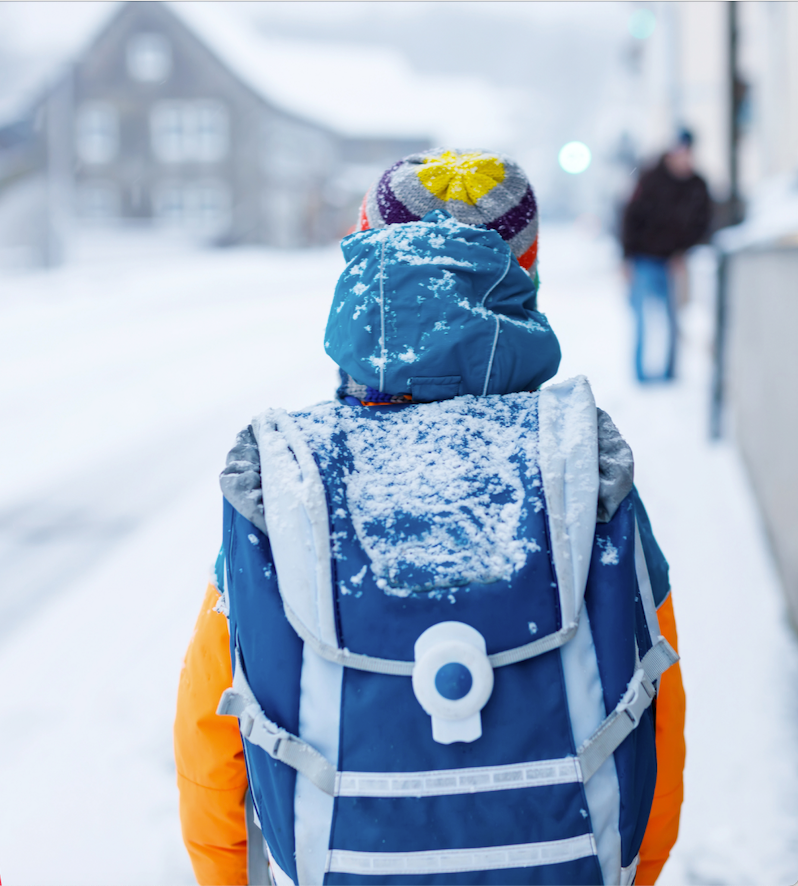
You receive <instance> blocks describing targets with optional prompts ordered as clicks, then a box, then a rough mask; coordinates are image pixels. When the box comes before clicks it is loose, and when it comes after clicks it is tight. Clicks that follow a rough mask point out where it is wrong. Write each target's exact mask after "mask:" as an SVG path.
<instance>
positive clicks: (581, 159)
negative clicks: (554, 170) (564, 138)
mask: <svg viewBox="0 0 798 886" xmlns="http://www.w3.org/2000/svg"><path fill="white" fill-rule="evenodd" d="M557 159H558V160H559V163H560V166H561V167H562V168H563V169H564V170H565V171H566V172H570V173H571V175H578V174H579V173H580V172H584V171H585V170H586V169H587V167H588V166H590V160H591V159H592V158H591V154H590V148H589V147H588V146H587V145H585V144H583V143H582V142H568V144H567V145H563V146H562V148H560V154H559V157H558V158H557Z"/></svg>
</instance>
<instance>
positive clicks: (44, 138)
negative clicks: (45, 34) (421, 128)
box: [0, 2, 430, 264]
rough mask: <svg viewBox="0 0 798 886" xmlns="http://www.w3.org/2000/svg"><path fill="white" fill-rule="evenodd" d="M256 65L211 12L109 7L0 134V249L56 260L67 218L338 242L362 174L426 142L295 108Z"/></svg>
mask: <svg viewBox="0 0 798 886" xmlns="http://www.w3.org/2000/svg"><path fill="white" fill-rule="evenodd" d="M268 56H269V47H268V45H267V44H264V43H263V42H262V41H261V40H259V38H258V36H257V35H256V34H255V33H251V32H248V31H247V30H246V29H245V28H243V27H241V26H240V25H236V23H235V22H233V21H232V20H230V19H229V18H228V17H227V16H225V15H224V13H222V14H219V13H218V11H217V10H211V9H203V8H201V6H200V7H199V8H198V7H197V6H195V5H193V4H189V5H185V6H184V5H183V4H180V3H175V4H170V3H160V2H128V3H124V4H120V5H119V7H118V9H116V10H115V14H114V15H112V17H111V18H110V20H109V21H107V22H106V23H105V26H104V27H103V28H102V29H101V30H100V32H99V33H98V34H97V35H96V36H95V38H94V39H93V40H91V42H89V44H88V45H87V46H86V47H85V48H84V49H83V50H82V51H81V52H80V54H79V55H78V56H77V57H76V58H74V59H72V60H71V64H69V65H68V66H66V68H65V69H63V70H62V72H61V73H60V74H58V75H57V76H53V77H52V78H51V81H50V83H49V84H48V86H47V88H46V89H45V90H44V91H43V93H42V95H41V97H40V98H39V99H38V100H37V101H35V102H33V103H32V104H31V105H30V106H29V107H28V108H27V109H26V111H25V113H24V114H23V115H22V116H21V118H19V119H15V120H13V121H12V122H11V123H10V124H9V125H6V126H5V127H0V242H2V241H3V240H5V242H6V244H7V243H9V242H12V243H13V241H14V239H15V238H16V239H17V240H18V241H24V240H26V239H27V241H29V242H30V243H32V244H34V245H35V246H36V248H37V249H38V251H39V253H40V257H41V259H42V261H43V262H44V263H45V264H53V263H56V262H57V261H58V258H59V256H58V252H59V248H60V240H62V239H63V237H62V236H61V234H62V232H63V228H64V226H65V225H68V224H69V220H70V219H72V218H74V217H75V216H76V217H78V218H80V219H84V220H86V221H87V222H90V223H94V224H96V223H109V224H119V223H122V224H127V225H159V226H163V227H164V228H177V229H180V230H182V231H184V232H186V233H188V234H190V235H192V236H195V237H196V238H198V239H200V240H203V241H205V242H211V243H216V244H239V243H262V244H269V245H274V246H279V247H296V246H306V245H312V244H319V243H326V242H329V241H331V240H333V239H335V238H336V237H340V236H341V235H342V234H343V233H344V232H345V230H346V229H347V228H348V227H349V226H350V225H351V224H352V222H353V220H354V218H355V211H356V206H357V202H358V201H359V199H360V198H361V197H362V193H363V190H364V188H365V187H366V186H367V185H368V184H369V182H370V178H371V176H373V175H374V173H375V170H379V169H382V168H385V166H386V165H389V164H390V163H391V162H393V161H395V160H396V159H398V158H400V157H402V156H404V155H405V154H407V153H411V152H412V151H416V150H423V149H425V148H427V147H429V146H430V142H429V140H428V139H427V138H424V137H418V138H413V137H411V138H407V137H395V136H390V135H389V136H385V135H379V136H375V137H369V136H364V135H354V136H353V135H351V134H349V133H346V132H341V131H339V130H337V129H336V128H334V127H331V126H330V125H326V124H325V123H324V122H320V121H319V120H317V119H313V117H311V116H308V115H306V114H302V113H301V112H297V111H296V110H295V109H294V108H292V107H291V95H290V93H289V95H288V100H287V101H286V96H285V95H284V93H285V90H284V89H282V88H281V86H282V84H281V78H280V76H279V71H278V72H275V65H274V64H272V65H270V64H269V61H270V59H269V57H268ZM293 86H294V88H296V84H293ZM314 87H315V88H318V84H313V83H310V82H309V83H308V84H307V87H306V88H307V89H312V88H314Z"/></svg>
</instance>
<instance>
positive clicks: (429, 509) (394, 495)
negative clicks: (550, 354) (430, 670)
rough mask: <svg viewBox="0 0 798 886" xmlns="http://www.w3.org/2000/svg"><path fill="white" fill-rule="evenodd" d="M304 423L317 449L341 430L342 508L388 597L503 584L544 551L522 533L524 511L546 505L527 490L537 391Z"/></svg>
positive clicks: (332, 413)
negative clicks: (344, 456) (347, 467)
mask: <svg viewBox="0 0 798 886" xmlns="http://www.w3.org/2000/svg"><path fill="white" fill-rule="evenodd" d="M315 414H316V413H313V415H315ZM336 419H337V421H336ZM301 424H302V426H303V430H304V431H305V432H306V433H307V434H309V436H310V439H311V446H312V447H313V448H316V449H318V448H319V444H320V443H322V442H323V441H326V446H329V445H330V439H331V438H330V432H331V429H332V428H333V427H334V426H335V425H336V424H337V425H338V426H339V427H340V428H342V429H343V431H344V433H345V435H346V441H347V448H348V449H349V451H350V452H351V456H352V470H351V472H349V473H348V474H347V476H346V478H345V486H346V497H347V503H348V508H349V511H350V513H351V515H352V521H353V523H354V526H355V531H356V533H357V537H358V540H359V542H360V544H361V545H362V546H363V548H364V550H365V551H366V553H367V554H368V556H369V559H370V560H371V568H372V571H373V573H374V575H375V577H376V579H377V585H378V586H379V587H380V588H382V589H383V590H384V591H385V592H386V593H389V594H397V595H399V596H406V595H408V594H410V593H412V591H414V590H431V589H441V588H451V587H456V586H458V585H465V584H468V583H470V582H481V583H490V582H495V581H500V580H509V579H510V578H511V577H512V575H513V573H515V572H517V571H518V570H519V569H521V568H523V566H524V565H525V564H526V561H527V557H528V555H529V554H530V553H533V552H537V551H540V550H541V548H540V545H539V544H538V543H537V541H536V540H535V539H526V538H524V537H523V536H524V533H523V532H520V531H519V530H520V528H521V523H522V521H523V520H524V518H525V517H526V515H527V513H528V511H527V508H532V509H533V510H534V511H537V510H539V509H540V508H541V507H542V506H543V504H542V501H541V499H540V497H539V496H535V497H534V498H533V499H532V500H531V501H528V500H527V497H526V494H525V490H524V477H525V476H526V477H527V478H530V477H532V478H535V479H533V480H532V485H533V487H534V486H539V485H540V479H539V472H538V468H537V395H536V394H511V395H508V396H506V397H485V398H476V397H470V396H469V397H458V398H457V399H454V400H447V401H443V402H440V403H428V404H424V405H420V406H418V407H416V409H415V410H414V414H413V416H412V417H411V416H410V415H409V414H408V413H405V412H404V411H402V410H398V411H396V412H390V413H381V414H378V415H377V416H376V417H373V418H371V417H369V418H359V417H355V414H354V413H353V412H352V411H351V410H349V409H341V408H340V407H339V408H338V409H335V408H331V409H329V410H326V411H325V412H323V413H322V415H321V416H320V422H318V423H317V422H314V421H313V420H312V419H310V420H309V419H308V418H305V419H303V420H301ZM326 446H325V448H326ZM519 536H520V537H519Z"/></svg>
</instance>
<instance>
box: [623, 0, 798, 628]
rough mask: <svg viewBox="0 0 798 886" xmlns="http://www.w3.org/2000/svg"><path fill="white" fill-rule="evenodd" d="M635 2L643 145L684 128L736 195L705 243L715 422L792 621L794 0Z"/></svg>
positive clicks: (797, 161)
mask: <svg viewBox="0 0 798 886" xmlns="http://www.w3.org/2000/svg"><path fill="white" fill-rule="evenodd" d="M638 8H645V9H648V10H650V11H651V12H653V14H654V15H655V16H656V20H657V27H656V29H655V30H654V32H653V33H652V34H651V36H650V37H649V38H648V39H647V40H645V41H643V42H642V43H641V67H642V70H643V75H644V76H643V82H642V86H641V91H640V96H639V101H640V104H639V109H640V114H641V116H640V133H641V136H642V144H643V145H644V147H645V149H646V152H647V153H649V154H652V153H654V152H655V151H656V150H657V149H661V146H662V145H664V144H665V143H666V142H667V139H668V138H669V137H670V134H671V133H672V132H673V131H674V128H675V127H676V126H677V125H682V124H686V125H687V126H689V127H690V128H691V129H693V130H694V131H695V133H696V135H697V144H696V154H697V160H698V164H699V167H700V168H701V170H702V171H703V172H705V173H706V174H707V177H708V179H709V181H710V184H711V187H712V189H713V191H714V196H715V198H716V199H717V200H719V201H720V202H721V203H722V202H723V201H727V200H729V198H730V196H733V191H736V193H737V195H738V197H739V198H740V200H741V202H742V208H743V210H744V220H743V222H742V223H741V224H735V225H732V226H730V227H725V228H724V230H722V231H721V232H720V233H719V234H718V235H717V236H716V239H715V243H716V246H717V247H718V256H719V270H720V273H719V277H718V283H719V286H718V293H717V306H716V307H717V310H716V354H715V359H716V378H715V390H714V395H715V401H714V405H715V412H714V416H713V418H714V424H715V430H716V432H717V431H718V430H720V429H721V428H722V429H723V430H724V431H728V432H731V433H732V434H733V436H734V439H735V442H736V444H737V445H738V447H739V449H740V451H741V453H742V455H743V458H744V461H745V463H746V466H747V468H748V473H749V476H750V478H751V481H752V486H753V489H754V492H755V494H756V496H757V499H758V501H759V504H760V507H761V511H762V515H763V518H764V521H765V525H766V527H767V530H768V533H769V536H770V540H771V543H772V547H773V551H774V554H775V560H776V563H777V565H778V568H779V570H780V573H781V577H782V581H783V584H784V587H785V591H786V595H787V598H788V601H789V604H790V609H791V613H792V616H793V619H794V621H795V623H796V624H797V625H798V459H796V457H795V440H796V437H798V388H796V385H795V380H796V379H797V378H798V348H796V344H795V342H796V340H798V297H797V296H798V3H795V2H785V3H766V2H748V3H733V4H732V3H659V2H658V3H651V4H646V5H645V6H642V5H639V6H638ZM720 221H721V223H722V224H725V225H729V224H730V222H731V221H734V218H733V213H731V212H727V213H726V215H725V217H723V215H721V219H720ZM740 541H741V543H744V540H743V539H741V540H740ZM751 592H752V597H755V595H756V589H755V588H752V589H751Z"/></svg>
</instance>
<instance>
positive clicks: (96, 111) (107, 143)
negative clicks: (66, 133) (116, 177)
mask: <svg viewBox="0 0 798 886" xmlns="http://www.w3.org/2000/svg"><path fill="white" fill-rule="evenodd" d="M75 148H76V150H77V154H78V157H79V158H80V159H81V160H82V161H83V162H84V163H88V164H91V165H101V164H106V163H110V162H111V161H113V160H115V159H116V157H117V156H118V154H119V112H118V111H117V109H116V108H115V107H114V105H112V104H111V103H110V102H101V101H97V102H95V101H92V102H85V103H84V104H82V105H81V106H80V108H79V109H78V113H77V117H76V121H75Z"/></svg>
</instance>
